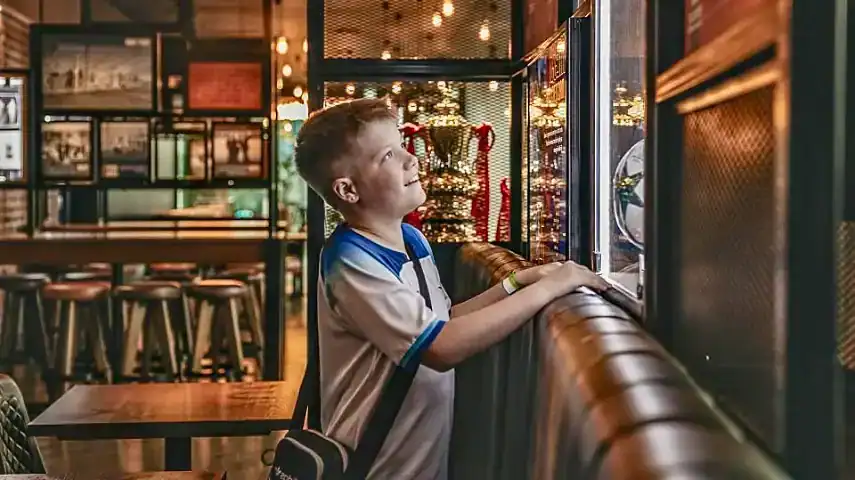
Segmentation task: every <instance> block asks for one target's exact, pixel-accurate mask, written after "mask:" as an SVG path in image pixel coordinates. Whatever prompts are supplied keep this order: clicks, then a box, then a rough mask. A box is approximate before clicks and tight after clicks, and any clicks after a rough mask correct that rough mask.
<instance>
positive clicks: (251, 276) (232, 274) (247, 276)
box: [216, 268, 264, 283]
mask: <svg viewBox="0 0 855 480" xmlns="http://www.w3.org/2000/svg"><path fill="white" fill-rule="evenodd" d="M216 278H218V279H233V280H240V281H242V282H245V283H246V282H252V281H260V280H262V279H264V274H263V273H262V272H259V271H258V270H256V269H254V268H230V269H228V270H224V271H222V272H220V273H218V274H217V276H216Z"/></svg>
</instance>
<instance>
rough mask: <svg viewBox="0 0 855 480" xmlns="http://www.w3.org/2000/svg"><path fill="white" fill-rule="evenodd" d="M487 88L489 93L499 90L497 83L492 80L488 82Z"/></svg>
mask: <svg viewBox="0 0 855 480" xmlns="http://www.w3.org/2000/svg"><path fill="white" fill-rule="evenodd" d="M489 87H490V91H491V92H495V91H496V90H498V89H499V82H497V81H495V80H493V81H492V82H490V84H489Z"/></svg>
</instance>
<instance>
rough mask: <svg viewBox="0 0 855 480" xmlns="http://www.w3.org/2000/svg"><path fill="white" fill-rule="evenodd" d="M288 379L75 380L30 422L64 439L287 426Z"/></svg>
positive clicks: (253, 431)
mask: <svg viewBox="0 0 855 480" xmlns="http://www.w3.org/2000/svg"><path fill="white" fill-rule="evenodd" d="M298 387H299V385H297V384H295V383H293V382H235V383H168V384H167V383H159V384H158V383H149V384H121V385H76V386H74V387H72V388H71V390H69V391H68V392H67V393H66V394H65V395H63V396H62V397H60V398H59V400H57V401H56V402H54V403H53V404H52V405H50V406H49V407H48V408H47V409H46V410H45V411H44V412H43V413H42V414H41V415H39V416H38V417H37V418H36V419H35V420H33V421H32V422H30V425H29V427H28V433H29V434H30V435H32V436H36V437H58V438H61V439H66V440H94V439H120V438H135V439H139V438H166V437H174V438H179V437H181V438H183V437H240V436H256V435H267V434H269V433H271V432H273V431H280V430H287V429H288V428H289V426H290V419H291V414H292V413H293V410H294V404H295V402H296V399H297V390H298Z"/></svg>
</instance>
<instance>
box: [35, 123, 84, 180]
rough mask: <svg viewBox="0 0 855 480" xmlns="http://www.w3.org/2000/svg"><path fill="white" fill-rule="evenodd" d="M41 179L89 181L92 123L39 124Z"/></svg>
mask: <svg viewBox="0 0 855 480" xmlns="http://www.w3.org/2000/svg"><path fill="white" fill-rule="evenodd" d="M41 141H42V148H41V150H42V155H41V157H42V158H41V163H42V165H41V166H42V177H44V178H46V179H53V180H89V179H91V178H92V123H91V121H88V120H66V121H49V122H43V123H42V138H41Z"/></svg>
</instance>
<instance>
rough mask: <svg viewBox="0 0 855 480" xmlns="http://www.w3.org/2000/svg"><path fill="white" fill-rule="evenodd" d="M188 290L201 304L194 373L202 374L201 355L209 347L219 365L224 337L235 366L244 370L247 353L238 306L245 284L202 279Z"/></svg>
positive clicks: (245, 289)
mask: <svg viewBox="0 0 855 480" xmlns="http://www.w3.org/2000/svg"><path fill="white" fill-rule="evenodd" d="M187 294H188V295H189V296H190V297H191V298H194V299H196V300H198V306H199V309H198V318H197V321H196V340H195V342H194V343H195V345H194V350H193V366H192V371H193V373H194V374H201V372H202V358H203V357H204V356H205V352H206V351H207V350H210V355H211V357H212V360H213V361H214V365H215V366H216V365H217V362H218V360H219V352H220V348H221V347H222V345H223V341H224V340H225V342H226V343H227V344H228V349H229V357H230V360H231V363H232V366H233V368H235V369H236V370H238V371H242V369H243V358H244V357H243V345H242V344H241V338H240V320H239V316H238V307H239V305H240V302H241V300H242V299H243V298H244V297H246V295H247V287H246V285H245V284H243V283H242V282H239V281H237V280H224V279H220V280H216V279H215V280H200V281H198V282H196V283H193V284H192V285H190V286H189V287H188V288H187Z"/></svg>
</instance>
